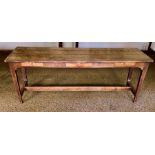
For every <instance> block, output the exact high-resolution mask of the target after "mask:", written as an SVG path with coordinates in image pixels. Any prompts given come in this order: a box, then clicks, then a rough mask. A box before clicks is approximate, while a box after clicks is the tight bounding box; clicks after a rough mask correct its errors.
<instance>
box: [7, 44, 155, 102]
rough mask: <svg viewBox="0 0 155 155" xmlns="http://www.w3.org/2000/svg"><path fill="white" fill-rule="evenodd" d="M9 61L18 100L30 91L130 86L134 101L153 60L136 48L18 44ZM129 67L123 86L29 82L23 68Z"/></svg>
mask: <svg viewBox="0 0 155 155" xmlns="http://www.w3.org/2000/svg"><path fill="white" fill-rule="evenodd" d="M5 62H7V63H9V67H10V72H11V75H12V79H13V83H14V85H15V88H16V91H17V94H18V97H19V100H20V102H21V103H23V99H22V95H23V93H24V91H25V90H29V91H121V90H131V91H132V93H133V94H134V99H133V102H135V101H136V100H137V96H138V95H139V93H140V90H141V88H142V84H143V81H144V78H145V75H146V73H147V70H148V67H149V63H151V62H153V60H152V59H151V58H150V57H148V56H147V55H145V54H144V53H143V52H142V51H141V50H139V49H136V48H49V47H46V48H45V47H17V48H16V49H14V51H13V52H12V53H11V54H10V55H9V56H8V57H7V58H6V60H5ZM29 67H40V68H129V72H128V76H127V83H126V85H125V86H30V85H28V78H27V73H26V68H29ZM134 68H139V69H140V76H139V79H138V84H137V86H136V89H134V88H133V87H132V86H131V76H132V72H133V69H134ZM18 69H21V71H22V77H23V85H22V87H20V84H19V79H18V75H17V70H18Z"/></svg>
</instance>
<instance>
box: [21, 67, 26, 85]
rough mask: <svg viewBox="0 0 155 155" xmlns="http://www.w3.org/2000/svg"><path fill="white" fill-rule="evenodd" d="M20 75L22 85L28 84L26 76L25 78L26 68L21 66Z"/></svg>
mask: <svg viewBox="0 0 155 155" xmlns="http://www.w3.org/2000/svg"><path fill="white" fill-rule="evenodd" d="M21 71H22V77H23V81H24V87H25V86H27V85H28V78H27V71H26V68H22V69H21Z"/></svg>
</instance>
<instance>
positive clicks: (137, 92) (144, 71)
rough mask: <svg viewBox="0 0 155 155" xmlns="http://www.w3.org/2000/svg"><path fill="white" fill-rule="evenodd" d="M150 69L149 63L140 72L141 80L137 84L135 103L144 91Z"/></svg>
mask: <svg viewBox="0 0 155 155" xmlns="http://www.w3.org/2000/svg"><path fill="white" fill-rule="evenodd" d="M148 67H149V63H145V64H144V67H143V69H142V70H141V72H140V76H139V80H138V84H137V88H136V92H135V97H134V100H133V102H136V101H137V97H138V95H139V93H140V91H141V89H142V85H143V82H144V79H145V76H146V73H147V70H148Z"/></svg>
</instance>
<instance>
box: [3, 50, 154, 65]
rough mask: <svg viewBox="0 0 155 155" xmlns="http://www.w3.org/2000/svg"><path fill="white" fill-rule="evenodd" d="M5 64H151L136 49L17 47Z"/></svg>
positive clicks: (149, 60) (145, 56) (147, 58)
mask: <svg viewBox="0 0 155 155" xmlns="http://www.w3.org/2000/svg"><path fill="white" fill-rule="evenodd" d="M5 62H37V63H38V62H48V63H49V62H52V63H73V64H74V63H103V62H104V63H105V62H115V63H116V62H117V63H118V62H121V63H129V62H152V59H150V58H149V57H148V56H147V55H145V54H144V53H143V52H142V51H140V50H138V49H135V48H133V49H131V48H117V49H114V48H111V49H110V48H105V49H98V48H92V49H90V48H48V47H43V48H41V47H37V48H34V47H18V48H16V49H15V50H14V51H13V53H12V54H10V55H9V57H8V58H7V59H6V60H5Z"/></svg>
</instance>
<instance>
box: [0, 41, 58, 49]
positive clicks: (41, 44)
mask: <svg viewBox="0 0 155 155" xmlns="http://www.w3.org/2000/svg"><path fill="white" fill-rule="evenodd" d="M17 46H30V47H58V42H0V49H14V48H15V47H17Z"/></svg>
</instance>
